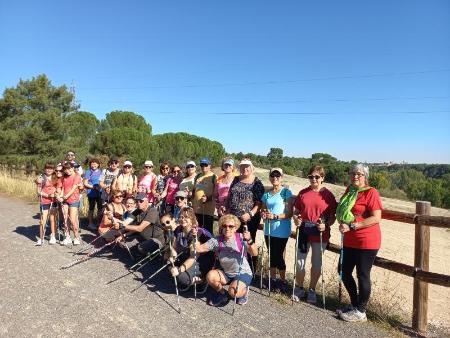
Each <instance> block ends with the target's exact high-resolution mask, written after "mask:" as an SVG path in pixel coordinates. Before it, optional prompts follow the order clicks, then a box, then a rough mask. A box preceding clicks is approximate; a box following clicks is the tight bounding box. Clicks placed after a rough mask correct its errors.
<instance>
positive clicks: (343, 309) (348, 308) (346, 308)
mask: <svg viewBox="0 0 450 338" xmlns="http://www.w3.org/2000/svg"><path fill="white" fill-rule="evenodd" d="M352 310H353V305H352V304H347V305H345V306H343V307H341V308H339V309H337V310H336V314H337V315H338V316H340V315H341V314H343V313H344V312H348V311H352Z"/></svg>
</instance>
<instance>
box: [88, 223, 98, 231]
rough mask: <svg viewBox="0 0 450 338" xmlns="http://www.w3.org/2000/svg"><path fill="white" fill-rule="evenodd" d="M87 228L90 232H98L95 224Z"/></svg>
mask: <svg viewBox="0 0 450 338" xmlns="http://www.w3.org/2000/svg"><path fill="white" fill-rule="evenodd" d="M87 227H88V229H89V230H92V231H97V226H96V225H95V224H89V225H88V226H87Z"/></svg>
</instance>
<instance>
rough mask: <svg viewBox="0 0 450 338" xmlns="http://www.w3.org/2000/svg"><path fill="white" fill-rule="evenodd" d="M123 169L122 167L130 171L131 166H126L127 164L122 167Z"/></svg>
mask: <svg viewBox="0 0 450 338" xmlns="http://www.w3.org/2000/svg"><path fill="white" fill-rule="evenodd" d="M123 167H124V168H127V169H130V168H131V165H128V164H127V165H124V166H123Z"/></svg>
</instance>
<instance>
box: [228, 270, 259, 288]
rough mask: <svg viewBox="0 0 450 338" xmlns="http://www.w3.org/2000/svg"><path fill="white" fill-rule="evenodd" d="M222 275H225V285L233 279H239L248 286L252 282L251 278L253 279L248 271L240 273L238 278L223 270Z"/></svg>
mask: <svg viewBox="0 0 450 338" xmlns="http://www.w3.org/2000/svg"><path fill="white" fill-rule="evenodd" d="M222 272H224V271H223V270H222ZM224 275H225V281H226V282H227V285H228V284H230V283H231V282H233V281H235V280H240V281H241V282H243V283H245V285H247V286H249V285H250V284H251V283H252V279H253V276H252V275H249V274H248V273H241V274H240V275H239V278H238V276H237V275H236V276H235V277H230V276H228V275H227V274H226V273H225V272H224Z"/></svg>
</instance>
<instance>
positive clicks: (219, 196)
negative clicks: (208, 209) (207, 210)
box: [214, 158, 236, 217]
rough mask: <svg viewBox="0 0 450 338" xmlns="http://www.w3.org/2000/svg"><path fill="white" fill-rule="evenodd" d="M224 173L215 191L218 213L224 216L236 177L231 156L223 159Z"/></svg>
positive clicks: (218, 180)
mask: <svg viewBox="0 0 450 338" xmlns="http://www.w3.org/2000/svg"><path fill="white" fill-rule="evenodd" d="M222 170H223V175H222V176H220V177H219V178H218V179H217V182H216V187H215V191H214V198H215V199H216V208H217V214H218V215H219V217H220V216H222V215H223V214H224V213H225V205H226V203H227V200H228V193H229V191H230V187H231V183H232V182H233V180H234V178H235V177H236V176H235V175H234V161H233V159H231V158H225V159H224V160H223V161H222Z"/></svg>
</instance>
